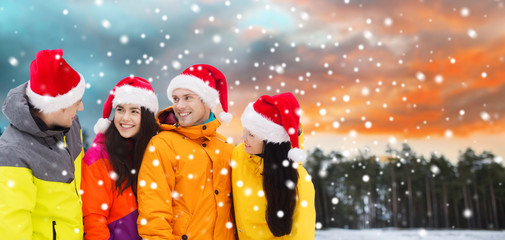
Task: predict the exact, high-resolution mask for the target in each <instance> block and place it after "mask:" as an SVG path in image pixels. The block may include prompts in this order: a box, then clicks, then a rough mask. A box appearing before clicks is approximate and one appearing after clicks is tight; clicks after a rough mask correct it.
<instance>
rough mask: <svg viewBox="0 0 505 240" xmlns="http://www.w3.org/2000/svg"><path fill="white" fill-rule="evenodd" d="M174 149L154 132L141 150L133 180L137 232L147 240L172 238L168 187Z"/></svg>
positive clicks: (172, 177)
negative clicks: (134, 181)
mask: <svg viewBox="0 0 505 240" xmlns="http://www.w3.org/2000/svg"><path fill="white" fill-rule="evenodd" d="M173 159H175V152H174V151H173V150H172V149H171V148H170V147H169V146H168V145H167V144H166V143H165V142H164V141H163V140H162V139H161V138H159V135H158V136H155V137H154V138H153V139H151V141H150V143H149V144H148V146H147V148H146V151H145V153H144V158H143V160H142V165H141V167H140V171H139V176H138V181H139V182H138V184H137V186H138V187H137V202H138V210H139V217H138V221H137V226H138V230H139V235H140V236H141V237H142V238H147V239H150V240H157V239H170V240H175V239H176V238H175V236H174V235H173V229H172V227H173V226H171V224H170V223H172V222H173V218H174V214H173V209H172V190H173V189H174V188H175V172H174V169H173V166H172V160H173Z"/></svg>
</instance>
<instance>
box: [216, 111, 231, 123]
mask: <svg viewBox="0 0 505 240" xmlns="http://www.w3.org/2000/svg"><path fill="white" fill-rule="evenodd" d="M232 118H233V116H232V115H231V113H227V112H221V113H219V121H220V122H222V123H229V122H231V119H232Z"/></svg>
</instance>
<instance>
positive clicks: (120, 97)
mask: <svg viewBox="0 0 505 240" xmlns="http://www.w3.org/2000/svg"><path fill="white" fill-rule="evenodd" d="M118 104H135V105H138V106H141V107H145V108H146V109H147V110H149V111H150V112H152V113H153V114H156V113H157V112H158V97H156V94H155V93H154V90H153V87H152V86H151V84H150V83H149V82H148V81H146V80H145V79H143V78H139V77H135V76H132V77H127V78H125V79H123V80H121V81H119V82H118V83H117V84H116V86H115V87H114V89H112V92H111V94H110V95H109V97H108V98H107V100H106V101H105V104H104V106H103V114H102V118H101V119H99V120H98V122H97V123H96V124H95V127H94V130H95V133H105V131H107V129H108V128H109V126H110V123H111V121H110V120H109V116H110V113H111V111H112V109H113V108H115V107H116V106H117V105H118Z"/></svg>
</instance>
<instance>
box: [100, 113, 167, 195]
mask: <svg viewBox="0 0 505 240" xmlns="http://www.w3.org/2000/svg"><path fill="white" fill-rule="evenodd" d="M140 114H141V115H140V129H139V132H138V133H137V135H136V136H135V138H129V139H126V138H124V137H122V136H121V135H120V134H119V131H118V130H117V128H116V126H115V125H114V120H113V122H112V123H111V124H110V126H109V128H108V129H107V131H105V148H106V150H107V154H108V155H109V161H110V165H111V166H112V169H113V170H114V172H115V173H116V176H117V178H116V188H115V189H116V190H117V191H118V195H119V194H121V193H123V191H124V190H126V189H127V188H128V187H131V189H132V191H133V194H135V196H137V179H138V173H139V169H140V164H141V163H142V158H143V157H144V151H145V149H146V147H147V144H148V143H149V140H151V138H152V137H153V136H154V135H156V133H157V131H158V125H157V124H156V118H155V117H154V114H153V113H152V112H151V111H149V110H147V109H146V108H144V107H141V110H140Z"/></svg>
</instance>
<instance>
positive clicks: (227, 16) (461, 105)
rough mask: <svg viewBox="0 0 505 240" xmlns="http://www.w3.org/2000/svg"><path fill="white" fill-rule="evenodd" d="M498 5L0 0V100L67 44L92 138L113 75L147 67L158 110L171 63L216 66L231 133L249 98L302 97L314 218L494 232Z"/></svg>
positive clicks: (501, 70) (504, 224) (503, 57)
mask: <svg viewBox="0 0 505 240" xmlns="http://www.w3.org/2000/svg"><path fill="white" fill-rule="evenodd" d="M504 14H505V11H504V2H503V1H501V0H484V1H472V0H458V1H449V0H447V1H441V0H412V1H393V0H377V1H372V0H337V1H324V0H312V1H304V0H297V1H283V0H240V1H222V0H202V1H188V0H182V1H171V0H165V1H154V0H135V1H133V0H124V1H123V0H114V1H112V0H111V1H107V0H88V1H81V0H68V1H59V0H45V1H27V0H3V1H1V2H0V72H1V73H2V75H1V79H0V102H2V103H3V102H4V99H5V97H6V95H7V92H8V91H9V89H11V88H14V87H16V86H18V85H20V84H22V83H24V82H26V81H27V80H28V79H29V66H30V63H31V61H32V60H33V59H34V58H35V53H36V52H38V51H39V50H43V49H56V48H61V49H63V50H64V55H63V57H64V58H65V59H66V61H67V62H68V63H69V64H70V66H72V67H73V68H74V69H75V70H76V71H78V72H80V73H81V74H82V75H83V76H84V78H85V79H86V83H87V86H86V92H85V95H84V99H83V102H84V107H85V111H84V112H80V113H79V114H78V115H79V117H80V120H81V124H82V126H83V130H84V133H85V143H86V147H87V146H89V145H90V144H91V142H92V140H93V138H94V135H95V134H94V133H93V125H94V124H95V122H96V121H97V120H98V118H100V117H101V114H102V108H103V102H104V101H105V99H106V98H107V96H108V94H109V91H110V90H111V89H112V88H113V87H114V86H115V84H116V83H117V82H118V81H119V80H121V79H123V78H125V77H127V76H130V75H135V76H139V77H142V78H145V79H147V80H149V81H150V82H151V84H152V85H153V87H154V89H155V91H156V93H157V95H158V99H159V101H160V108H165V107H168V106H170V105H171V103H170V102H169V101H168V98H167V96H166V89H167V86H168V84H169V82H170V80H171V79H172V78H173V77H174V76H176V75H178V74H180V73H181V72H182V71H183V70H184V69H186V68H187V67H189V66H190V65H193V64H197V63H206V64H211V65H213V66H215V67H217V68H218V69H220V70H221V71H222V72H223V73H224V74H225V76H226V77H227V81H228V91H229V105H230V112H231V113H232V114H233V115H234V120H233V121H232V122H231V123H230V124H226V125H224V126H222V127H221V130H220V131H221V133H223V134H224V135H225V136H228V137H229V140H230V141H231V142H233V143H234V144H238V143H240V134H241V132H242V128H241V125H240V120H239V119H240V115H241V113H242V111H243V109H244V108H245V106H246V104H247V103H248V102H252V101H255V100H256V99H257V98H258V97H260V96H261V95H264V94H267V95H274V94H277V93H282V92H292V93H293V94H295V96H296V97H297V99H298V101H299V102H300V105H301V107H302V110H303V115H302V118H301V121H302V123H303V125H304V131H305V142H304V147H305V149H306V150H307V151H308V152H309V154H310V157H309V159H308V161H307V162H306V164H305V165H306V167H307V169H308V170H309V172H310V173H311V175H312V176H313V181H314V184H315V186H316V190H317V195H318V196H317V199H316V200H317V203H318V225H317V227H318V228H319V229H324V228H329V227H340V228H375V227H379V228H384V227H398V228H412V227H422V228H449V229H452V228H472V229H476V228H485V229H497V228H498V229H503V228H505V218H504V217H503V216H504V215H505V214H504V213H505V210H504V209H505V186H503V183H505V177H504V174H505V171H504V169H503V157H504V156H505V147H504V145H503V142H504V140H505V115H504V110H505V44H503V43H504V42H505V25H503V22H504V20H505V17H504V16H505V15H504ZM220 111H221V109H219V107H218V109H217V112H220ZM7 126H8V120H7V119H6V117H5V116H4V115H3V114H0V133H1V132H2V131H3V130H5V128H6V127H7Z"/></svg>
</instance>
